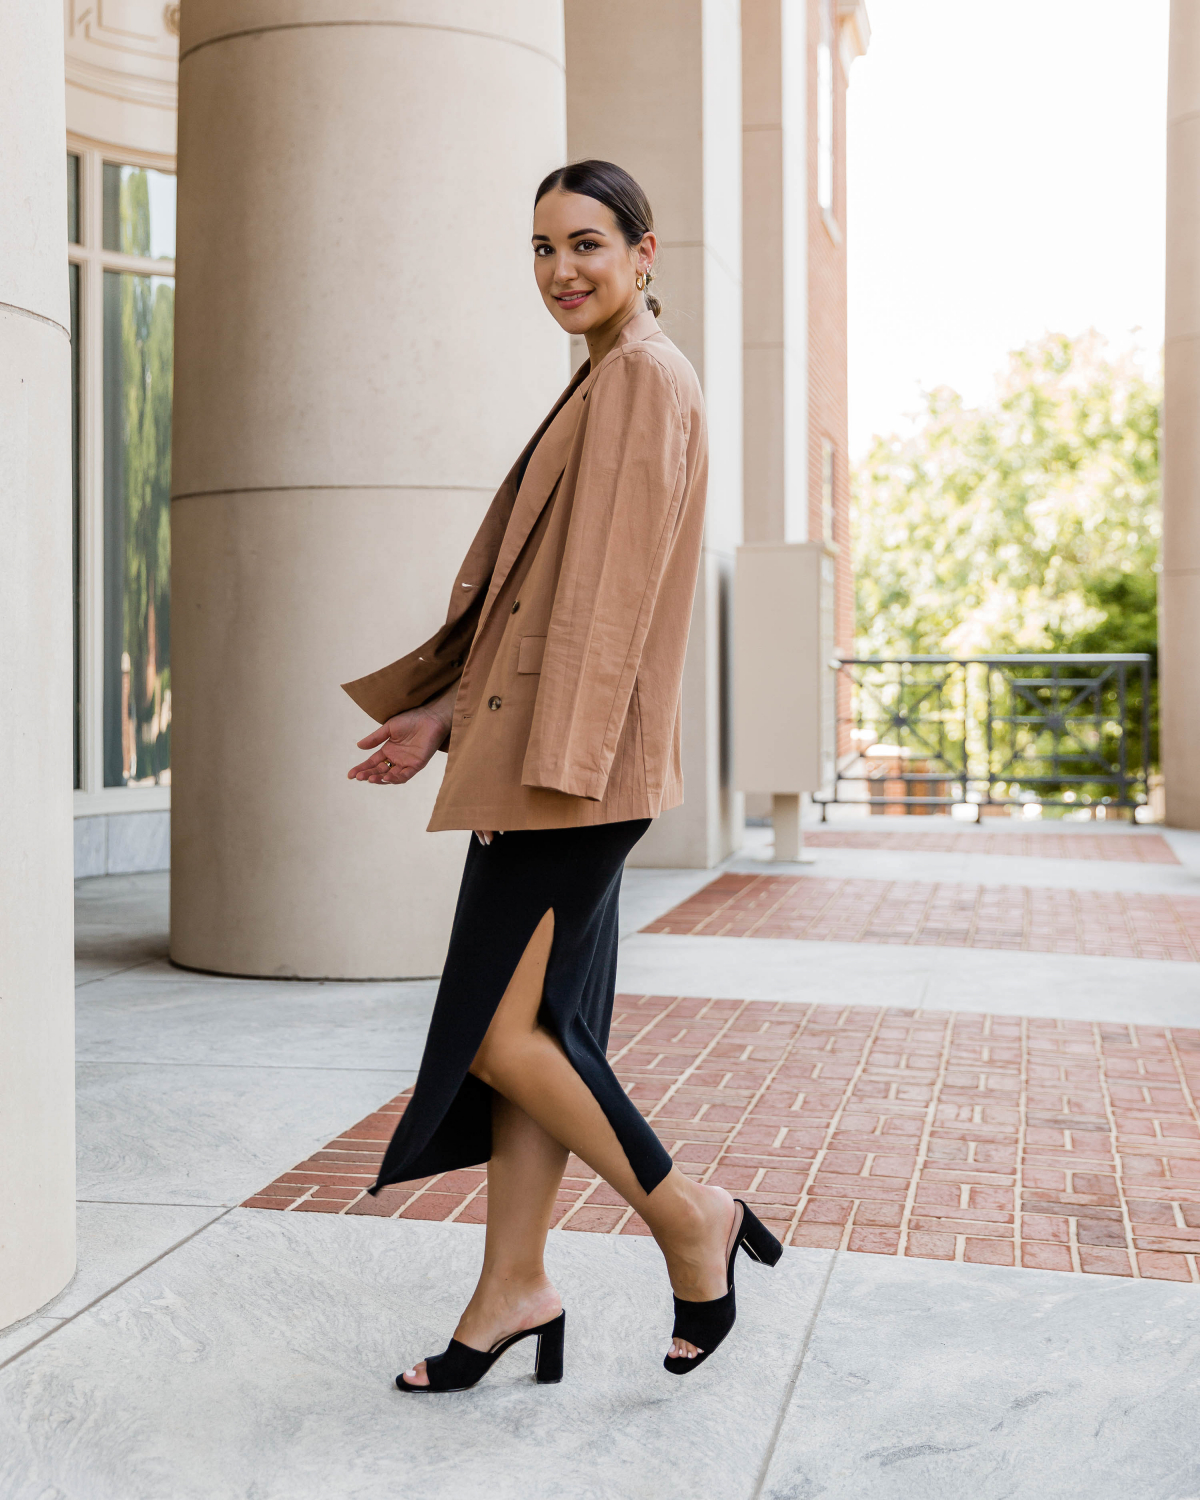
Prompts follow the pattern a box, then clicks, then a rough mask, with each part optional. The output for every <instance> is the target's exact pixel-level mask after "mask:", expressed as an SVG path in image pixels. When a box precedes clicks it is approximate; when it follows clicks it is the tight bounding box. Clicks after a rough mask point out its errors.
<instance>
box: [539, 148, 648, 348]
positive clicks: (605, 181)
mask: <svg viewBox="0 0 1200 1500" xmlns="http://www.w3.org/2000/svg"><path fill="white" fill-rule="evenodd" d="M556 188H557V189H558V191H559V192H562V193H578V194H580V196H581V197H584V198H595V200H596V202H597V203H603V204H604V206H605V208H607V209H608V210H609V211H610V212H611V213H612V216H613V218H614V219H616V221H617V227H618V228H619V229H620V231H621V233H622V234H623V235H624V236H625V243H626V244H627V245H629V246H630V247H631V248H632V247H633V246H634V245H637V244H639V243H640V242H641V239H642V236H643V235H646V234H649V233H650V231H651V230H652V229H653V228H654V214H653V212H652V211H651V208H650V200H649V198H647V197H646V194H645V193H644V192H643V191H642V189H641V187H640V186H639V185H638V184H637V183H636V182H635V181H634V180H633V178H632V177H630V175H629V173H628V172H626V171H625V169H624V167H618V166H617V165H616V163H615V162H611V161H575V162H572V163H571V164H570V166H567V167H559V168H558V169H557V170H556V171H553V172H551V173H550V175H549V177H544V178H543V179H542V181H541V184H540V185H539V187H538V190H537V195H536V196H535V198H534V200H533V206H534V208H536V207H537V206H538V204H539V203H540V202H541V201H542V199H543V198H544V197H545V196H546V194H547V193H550V192H553V191H554V190H555V189H556ZM653 280H654V272H653V271H652V270H651V271H647V272H646V291H645V293H644V294H643V295H644V296H645V298H646V306H647V307H648V308H649V309H650V311H651V312H652V313H653V314H654V316H655V317H656V318H657V317H658V315H659V313H660V312H662V303H661V302H660V301H659V300H658V298H657V297H656V296H654V295H653V293H652V292H651V291H650V282H651V281H653Z"/></svg>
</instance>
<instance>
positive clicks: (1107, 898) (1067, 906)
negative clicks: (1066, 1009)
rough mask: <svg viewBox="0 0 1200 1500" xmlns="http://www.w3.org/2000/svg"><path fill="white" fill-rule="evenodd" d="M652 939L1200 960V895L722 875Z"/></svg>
mask: <svg viewBox="0 0 1200 1500" xmlns="http://www.w3.org/2000/svg"><path fill="white" fill-rule="evenodd" d="M642 930H643V931H644V932H666V933H673V934H675V935H677V936H688V937H755V938H803V939H805V940H806V941H808V942H835V943H904V944H913V945H916V946H926V947H941V948H1006V949H1021V950H1024V951H1025V952H1028V953H1076V954H1088V955H1092V956H1095V957H1100V958H1172V959H1182V960H1186V961H1190V962H1193V963H1195V962H1196V961H1197V960H1200V896H1152V895H1138V894H1132V893H1129V892H1124V891H1070V890H1055V889H1049V888H1046V889H1033V888H1030V887H1026V886H1016V885H1005V886H988V885H960V884H955V883H952V882H935V881H918V880H821V879H817V878H815V877H811V876H809V877H804V876H800V877H797V876H790V875H743V874H726V875H720V876H718V877H717V879H716V880H714V881H712V882H711V883H710V884H709V885H706V886H705V887H704V888H703V890H700V891H697V893H696V894H695V895H694V896H691V897H689V898H688V900H686V901H684V902H682V903H681V904H680V905H679V906H677V907H675V908H674V909H673V910H672V911H669V912H668V913H667V914H666V916H664V917H660V918H659V919H658V920H657V921H655V922H651V923H650V925H649V926H648V927H645V928H643V929H642Z"/></svg>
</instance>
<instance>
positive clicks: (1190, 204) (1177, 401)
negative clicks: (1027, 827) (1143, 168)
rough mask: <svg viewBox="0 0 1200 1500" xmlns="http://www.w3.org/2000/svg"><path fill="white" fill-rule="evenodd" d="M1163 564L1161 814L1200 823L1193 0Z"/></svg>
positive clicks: (1177, 2) (1170, 135)
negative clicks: (1163, 800)
mask: <svg viewBox="0 0 1200 1500" xmlns="http://www.w3.org/2000/svg"><path fill="white" fill-rule="evenodd" d="M1165 342H1166V347H1165V351H1164V376H1165V392H1164V403H1163V549H1162V557H1163V568H1162V575H1161V579H1160V583H1159V608H1160V614H1161V620H1160V639H1161V661H1160V674H1161V676H1160V680H1161V690H1162V766H1163V781H1164V790H1165V792H1166V814H1167V822H1168V823H1169V824H1170V825H1171V826H1172V827H1175V828H1200V694H1198V693H1197V691H1196V683H1197V680H1198V679H1200V0H1172V3H1171V41H1170V67H1169V81H1168V87H1167V296H1166V328H1165Z"/></svg>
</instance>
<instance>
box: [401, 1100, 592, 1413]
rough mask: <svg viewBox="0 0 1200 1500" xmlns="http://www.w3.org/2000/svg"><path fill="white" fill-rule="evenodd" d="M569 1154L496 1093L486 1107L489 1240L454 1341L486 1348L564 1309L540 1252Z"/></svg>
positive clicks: (420, 1367)
mask: <svg viewBox="0 0 1200 1500" xmlns="http://www.w3.org/2000/svg"><path fill="white" fill-rule="evenodd" d="M566 1164H567V1152H566V1149H565V1147H563V1146H560V1145H559V1144H558V1142H557V1141H556V1140H554V1139H553V1137H551V1136H549V1135H547V1134H546V1132H545V1131H544V1130H543V1129H542V1127H541V1126H540V1125H538V1124H536V1123H535V1121H533V1120H531V1119H530V1117H529V1116H528V1115H527V1114H526V1113H525V1111H524V1110H523V1109H519V1108H518V1107H517V1106H516V1105H515V1104H510V1103H509V1101H508V1100H507V1099H505V1098H502V1097H501V1096H500V1095H499V1094H497V1095H496V1097H495V1099H494V1100H493V1103H492V1157H491V1160H490V1161H489V1162H488V1175H487V1183H488V1197H487V1237H486V1239H485V1240H484V1247H483V1270H482V1271H481V1272H480V1273H479V1283H478V1285H477V1286H476V1288H475V1292H474V1295H473V1296H472V1298H471V1300H470V1302H468V1303H467V1307H466V1311H465V1312H464V1313H463V1315H462V1317H461V1318H460V1319H459V1320H458V1327H457V1328H456V1329H455V1330H454V1337H455V1338H456V1339H458V1341H459V1342H460V1343H462V1344H468V1345H469V1346H470V1347H471V1348H472V1349H480V1350H483V1349H490V1348H491V1347H492V1345H493V1344H495V1343H497V1342H498V1341H499V1340H500V1339H502V1338H506V1337H507V1336H508V1335H509V1334H510V1333H517V1332H519V1331H520V1330H521V1329H522V1328H536V1327H537V1326H538V1324H539V1323H548V1322H549V1321H550V1319H551V1318H556V1317H558V1315H559V1313H560V1312H561V1311H562V1302H561V1300H560V1299H559V1295H558V1293H557V1292H556V1291H555V1290H554V1287H553V1286H552V1284H551V1282H550V1278H549V1277H548V1276H547V1275H546V1268H545V1266H544V1265H543V1263H542V1254H543V1251H544V1250H545V1248H546V1235H547V1234H548V1233H549V1230H550V1221H551V1219H552V1218H553V1217H554V1204H555V1199H556V1197H557V1195H558V1186H559V1183H560V1182H561V1181H562V1175H563V1168H564V1167H565V1166H566ZM404 1378H405V1379H406V1380H407V1381H408V1382H409V1384H410V1385H428V1384H429V1379H428V1376H427V1375H426V1373H425V1361H424V1360H421V1361H420V1363H419V1364H417V1365H416V1366H415V1367H414V1368H413V1369H411V1370H406V1371H405V1377H404Z"/></svg>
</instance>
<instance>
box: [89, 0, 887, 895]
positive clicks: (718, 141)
mask: <svg viewBox="0 0 1200 1500" xmlns="http://www.w3.org/2000/svg"><path fill="white" fill-rule="evenodd" d="M204 8H205V7H204V5H203V4H202V3H200V0H197V4H196V5H195V6H194V9H195V10H198V11H203V10H204ZM385 9H386V8H385ZM402 9H403V7H402ZM738 11H739V7H738V6H737V5H734V4H729V5H725V6H724V7H722V6H720V5H709V6H704V5H696V6H687V5H685V6H680V5H676V4H673V3H662V4H657V5H653V6H634V5H622V4H620V0H610V3H608V4H606V5H604V6H587V5H584V4H579V5H573V4H571V3H570V0H568V3H567V5H566V7H565V15H564V17H563V22H562V28H563V30H562V46H563V52H564V62H565V85H566V86H565V107H566V134H567V139H566V154H568V155H569V156H571V157H579V156H581V155H606V156H609V157H612V158H613V159H616V160H619V161H621V162H622V163H624V164H625V165H627V166H628V167H629V168H630V170H631V171H633V172H634V173H635V175H638V176H639V177H640V179H641V180H642V181H643V183H644V185H645V186H646V187H647V190H648V191H649V193H650V196H651V200H652V202H654V203H655V204H656V206H657V212H658V215H659V221H660V224H662V225H664V226H668V232H667V233H664V234H663V236H662V238H663V251H662V260H661V273H660V283H659V284H660V287H661V288H662V290H663V292H664V295H665V298H666V308H665V313H664V326H665V327H666V329H667V331H668V332H669V333H670V334H671V336H672V337H673V338H674V339H675V340H676V342H678V343H679V344H680V345H681V347H683V348H684V349H685V351H686V352H687V353H688V354H689V356H690V357H691V358H692V360H693V362H694V363H695V364H696V366H697V369H699V370H701V372H702V375H703V376H704V380H705V389H706V396H707V399H708V404H709V410H710V414H711V417H712V421H713V427H714V483H713V522H712V526H711V528H710V537H709V541H710V545H709V547H708V548H707V549H706V558H705V571H704V577H703V580H702V587H701V594H700V611H701V613H700V615H699V616H698V619H697V624H698V625H702V626H703V629H702V631H701V632H700V633H699V634H698V636H697V647H696V651H695V653H694V654H695V656H696V657H697V660H695V661H694V662H692V663H691V664H690V667H691V670H690V673H689V691H688V698H689V710H690V709H692V708H693V707H694V709H695V710H696V711H695V712H694V713H689V736H688V738H689V746H688V748H689V762H690V771H691V775H690V777H689V785H690V786H691V787H692V788H694V789H695V797H696V799H697V800H699V798H700V797H701V796H703V801H704V806H703V808H702V809H700V810H693V808H689V811H688V812H687V813H681V814H680V815H679V816H677V817H674V818H668V819H666V820H664V823H663V826H662V829H661V830H659V829H656V830H655V836H654V837H653V838H652V839H651V840H649V841H648V843H647V846H646V849H645V850H644V851H643V854H642V855H641V856H640V857H643V858H649V859H650V860H653V862H655V863H675V864H681V865H688V864H712V863H715V862H716V861H717V860H719V859H720V858H721V857H723V855H724V854H726V853H727V852H729V850H730V849H731V848H732V847H734V846H735V845H736V842H737V839H738V837H739V819H740V816H741V808H740V799H739V798H738V795H737V793H736V792H732V791H731V790H730V787H729V771H728V764H727V761H728V756H727V754H726V752H725V751H724V749H723V745H724V742H725V732H724V726H723V717H724V715H725V714H726V713H727V707H726V703H727V699H728V684H727V683H726V682H725V681H724V680H723V677H724V672H725V668H724V666H723V657H724V654H725V652H724V645H723V640H722V636H723V632H724V630H725V628H726V626H725V624H724V622H725V621H726V619H727V617H728V598H727V594H728V589H729V578H730V576H731V568H732V558H733V551H734V549H735V548H736V546H737V544H738V542H740V541H741V540H742V539H743V538H744V539H746V540H751V541H758V540H762V541H767V540H804V539H808V538H818V537H822V536H824V537H825V538H826V539H827V540H829V541H831V542H833V543H834V544H835V545H836V547H837V549H838V560H837V569H838V588H837V601H838V637H839V644H840V645H844V646H848V645H849V644H850V641H851V638H852V635H853V589H852V581H851V573H850V549H849V535H848V493H849V468H848V461H847V439H846V260H845V152H844V149H843V144H842V143H843V141H844V135H845V97H846V85H847V81H848V74H849V69H850V65H851V63H852V61H853V59H854V57H855V56H856V55H858V54H859V53H860V52H861V51H862V50H864V49H865V47H866V44H867V39H868V35H869V32H868V26H867V21H866V13H865V8H864V6H863V4H862V3H861V0H857V3H849V4H847V3H846V0H804V3H800V4H790V5H785V4H782V3H780V0H744V3H743V5H742V6H741V7H740V12H741V14H740V18H739V14H738ZM272 14H273V13H272ZM306 16H307V12H306ZM64 19H65V82H66V119H67V151H68V159H67V190H68V200H69V207H68V264H69V271H68V275H69V278H70V295H71V310H72V312H71V315H72V326H73V330H74V333H75V338H74V343H73V349H74V386H73V389H74V406H73V418H72V419H73V424H74V433H75V447H74V462H73V506H74V515H75V526H74V535H75V539H76V543H75V546H76V553H75V564H74V568H75V587H74V639H75V669H74V675H75V691H74V695H73V696H74V719H75V724H74V751H73V758H74V786H75V825H74V826H75V871H76V874H77V875H79V876H86V875H96V874H105V873H117V872H125V871H136V870H149V869H159V868H164V867H165V866H167V865H168V864H169V860H170V806H171V776H172V767H171V743H172V713H173V703H174V699H173V695H172V689H171V683H172V679H171V630H170V621H171V611H170V602H171V584H170V523H171V505H170V494H171V431H170V429H171V408H172V398H173V381H172V374H173V372H172V342H173V332H174V280H175V258H174V250H175V227H176V213H177V207H176V194H175V181H176V178H175V172H176V162H177V156H176V151H177V127H178V90H179V27H180V7H179V6H178V5H167V6H163V5H159V4H157V3H155V0H144V3H141V4H137V3H134V0H129V3H127V4H125V5H123V6H122V7H121V8H120V10H119V14H118V12H117V11H115V10H114V9H113V7H112V6H111V5H108V6H105V5H104V4H93V3H89V0H67V3H66V6H65V17H64ZM381 19H382V18H381ZM251 20H253V17H252V16H251ZM550 20H551V25H550V29H551V31H553V30H554V29H555V26H554V24H553V23H556V21H557V18H556V17H553V16H552V17H551V18H550ZM239 25H240V26H242V27H243V29H244V30H245V31H246V32H253V31H254V28H253V25H251V26H248V27H247V26H244V23H239ZM255 34H260V33H255ZM681 43H685V44H686V45H681ZM212 44H213V43H212V42H211V41H209V42H208V44H207V45H209V46H211V45H212ZM739 65H740V67H739ZM739 71H740V76H739ZM593 77H594V78H595V79H597V80H603V83H602V85H601V87H599V88H595V87H593V85H592V83H591V78H593ZM614 78H616V79H618V80H621V82H620V84H619V85H618V92H620V93H621V95H622V96H623V97H625V98H627V99H628V101H629V106H630V107H629V109H628V110H623V109H622V108H620V107H619V106H618V105H617V103H616V101H615V99H614V96H613V92H612V89H611V86H610V81H611V80H612V79H614ZM635 100H640V103H635ZM651 101H654V107H656V108H657V109H658V110H659V111H660V112H661V118H660V119H659V120H657V122H655V123H654V124H653V125H652V126H651V127H650V128H647V126H648V125H649V124H650V122H648V121H647V119H646V113H645V112H646V109H647V107H648V105H649V104H650V102H651ZM630 111H633V114H636V117H637V118H636V122H635V120H634V118H633V114H631V113H630ZM689 115H694V116H697V118H695V119H692V120H691V121H690V123H691V124H692V125H693V127H698V128H699V130H700V133H701V136H702V138H703V140H704V144H703V147H702V150H701V152H700V153H699V154H698V155H697V158H696V161H695V163H694V164H693V165H694V167H695V174H694V175H693V177H692V179H691V180H690V181H684V180H683V179H681V177H680V175H679V173H678V167H679V164H680V160H681V150H685V149H686V147H685V145H684V143H683V142H682V141H681V140H679V139H677V138H676V137H677V135H678V134H679V131H678V122H680V121H682V120H685V119H688V117H689ZM739 135H740V140H741V145H742V151H741V160H740V161H739V160H738V159H737V155H736V154H735V147H736V144H737V143H738V139H739ZM739 198H740V199H741V211H740V213H739V212H738V211H737V210H738V204H737V200H738V199H739ZM693 221H694V222H693ZM674 225H677V226H678V231H677V232H676V230H675V229H674V228H673V227H671V226H674ZM706 226H707V227H706ZM739 227H740V231H741V232H740V233H739V232H738V231H739ZM668 236H669V237H668ZM801 241H803V243H801ZM251 253H252V252H251ZM801 304H802V305H801ZM772 321H778V322H779V324H780V326H779V327H778V328H772V327H771V326H770V325H771V323H772ZM739 322H740V323H741V325H742V339H741V341H740V342H741V347H740V348H739V347H738V344H739V340H738V337H737V326H736V325H737V324H738V323H739ZM785 323H786V328H785V327H784V326H783V325H784V324H785ZM582 357H583V351H582V350H576V351H572V355H571V359H570V362H571V363H572V364H574V363H575V362H577V361H578V359H580V358H582ZM547 363H548V365H549V366H550V368H551V369H553V370H554V378H555V379H556V378H557V376H558V374H559V373H560V372H561V366H562V357H561V356H559V357H558V358H557V360H556V358H555V357H554V356H553V355H551V356H549V357H548V359H547ZM785 366H786V367H787V375H786V376H785V373H784V370H785ZM552 385H553V380H550V381H548V382H547V387H549V386H552ZM519 431H520V429H518V428H516V427H514V428H512V429H511V431H510V432H509V433H508V434H507V441H508V443H509V446H510V447H511V446H513V445H514V444H515V443H517V442H519V441H520V438H519V435H518V434H519ZM789 448H791V449H792V450H793V451H791V452H789V451H788V449H789ZM739 470H740V474H739ZM479 477H480V480H481V482H482V483H483V485H484V486H485V487H486V484H487V482H488V479H489V476H487V475H481V476H479ZM689 801H692V799H691V798H689Z"/></svg>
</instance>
